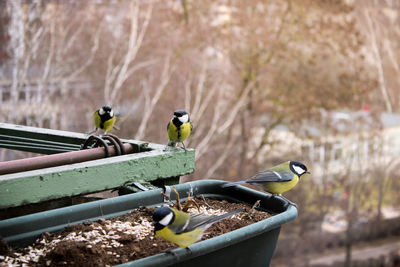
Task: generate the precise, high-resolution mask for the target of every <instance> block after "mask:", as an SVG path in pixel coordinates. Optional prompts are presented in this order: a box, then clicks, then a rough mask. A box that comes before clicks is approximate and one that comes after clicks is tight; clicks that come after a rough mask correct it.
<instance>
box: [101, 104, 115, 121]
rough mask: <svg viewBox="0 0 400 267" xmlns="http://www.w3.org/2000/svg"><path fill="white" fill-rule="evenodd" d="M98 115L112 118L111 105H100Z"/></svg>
mask: <svg viewBox="0 0 400 267" xmlns="http://www.w3.org/2000/svg"><path fill="white" fill-rule="evenodd" d="M99 115H100V116H107V117H109V118H112V117H114V111H113V109H112V107H111V106H109V105H106V106H102V107H101V108H100V109H99Z"/></svg>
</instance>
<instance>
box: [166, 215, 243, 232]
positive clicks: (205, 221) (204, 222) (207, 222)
mask: <svg viewBox="0 0 400 267" xmlns="http://www.w3.org/2000/svg"><path fill="white" fill-rule="evenodd" d="M243 211H244V209H238V210H234V211H231V212H227V213H224V214H222V215H211V216H210V215H206V214H203V213H200V214H190V220H189V222H188V223H187V224H186V225H184V226H183V227H179V228H175V229H173V228H171V226H169V228H171V230H173V231H174V232H175V233H177V234H182V233H186V232H190V231H192V230H194V229H195V228H197V227H203V228H204V229H206V228H208V227H209V226H211V224H213V223H215V222H217V221H220V220H222V219H225V218H227V217H230V216H232V215H233V214H236V213H238V212H243Z"/></svg>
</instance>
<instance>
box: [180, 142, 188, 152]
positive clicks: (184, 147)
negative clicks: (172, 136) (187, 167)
mask: <svg viewBox="0 0 400 267" xmlns="http://www.w3.org/2000/svg"><path fill="white" fill-rule="evenodd" d="M181 143H182V145H183V149H184V150H185V152H187V149H186V146H185V143H184V142H181Z"/></svg>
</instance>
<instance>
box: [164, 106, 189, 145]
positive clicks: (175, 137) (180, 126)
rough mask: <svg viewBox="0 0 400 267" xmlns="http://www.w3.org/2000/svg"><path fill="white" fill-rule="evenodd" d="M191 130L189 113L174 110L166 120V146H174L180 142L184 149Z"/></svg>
mask: <svg viewBox="0 0 400 267" xmlns="http://www.w3.org/2000/svg"><path fill="white" fill-rule="evenodd" d="M192 130H193V125H192V122H191V121H190V117H189V114H188V113H187V112H186V111H184V110H176V111H175V112H174V116H173V117H172V119H171V120H170V121H169V122H168V125H167V132H168V138H169V142H168V146H173V147H174V146H176V144H177V143H182V145H183V148H184V149H185V150H186V147H185V144H184V143H183V141H185V140H186V139H187V138H188V137H189V136H190V133H191V132H192Z"/></svg>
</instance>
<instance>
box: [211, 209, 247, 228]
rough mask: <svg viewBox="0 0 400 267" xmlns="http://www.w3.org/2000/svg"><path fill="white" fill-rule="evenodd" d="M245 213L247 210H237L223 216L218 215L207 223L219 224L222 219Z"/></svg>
mask: <svg viewBox="0 0 400 267" xmlns="http://www.w3.org/2000/svg"><path fill="white" fill-rule="evenodd" d="M244 211H246V210H245V209H237V210H234V211H230V212H227V213H225V214H222V215H218V216H215V217H212V218H211V219H210V221H208V222H207V224H212V223H215V222H218V221H220V220H222V219H225V218H228V217H231V216H232V215H234V214H236V213H239V212H244Z"/></svg>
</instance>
